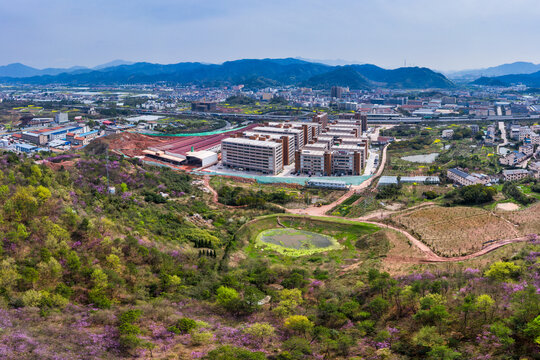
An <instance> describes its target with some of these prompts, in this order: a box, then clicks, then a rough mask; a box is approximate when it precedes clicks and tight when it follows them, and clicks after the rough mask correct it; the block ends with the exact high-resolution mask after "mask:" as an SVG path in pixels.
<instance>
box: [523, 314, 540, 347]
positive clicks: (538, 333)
mask: <svg viewBox="0 0 540 360" xmlns="http://www.w3.org/2000/svg"><path fill="white" fill-rule="evenodd" d="M525 334H526V335H527V336H529V337H531V338H532V339H533V340H534V342H535V343H536V344H537V345H540V315H538V316H537V317H535V318H534V319H533V320H531V321H530V322H529V323H527V327H526V328H525Z"/></svg>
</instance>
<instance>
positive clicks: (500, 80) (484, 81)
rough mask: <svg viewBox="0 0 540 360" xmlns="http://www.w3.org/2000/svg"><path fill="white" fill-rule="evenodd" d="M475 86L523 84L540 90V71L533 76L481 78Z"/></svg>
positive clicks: (475, 82)
mask: <svg viewBox="0 0 540 360" xmlns="http://www.w3.org/2000/svg"><path fill="white" fill-rule="evenodd" d="M472 84H475V85H486V86H510V85H517V84H523V85H527V86H528V87H533V88H540V71H537V72H535V73H532V74H510V75H504V76H494V77H485V76H484V77H481V78H479V79H476V80H475V81H473V82H472Z"/></svg>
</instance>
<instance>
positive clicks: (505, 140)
mask: <svg viewBox="0 0 540 360" xmlns="http://www.w3.org/2000/svg"><path fill="white" fill-rule="evenodd" d="M499 130H500V131H501V138H502V139H503V142H502V144H497V154H499V155H501V151H500V150H499V149H500V147H501V146H504V145H506V144H508V138H507V137H506V126H505V125H504V121H499Z"/></svg>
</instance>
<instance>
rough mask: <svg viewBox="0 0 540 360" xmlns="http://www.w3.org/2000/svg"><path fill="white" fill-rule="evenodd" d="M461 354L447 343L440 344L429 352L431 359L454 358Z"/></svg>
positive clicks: (444, 359)
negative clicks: (446, 344)
mask: <svg viewBox="0 0 540 360" xmlns="http://www.w3.org/2000/svg"><path fill="white" fill-rule="evenodd" d="M460 356H461V353H459V352H456V351H454V350H452V349H450V348H449V347H447V346H445V345H438V346H435V347H434V348H433V349H431V351H430V352H428V353H427V359H429V360H454V359H457V358H459V357H460Z"/></svg>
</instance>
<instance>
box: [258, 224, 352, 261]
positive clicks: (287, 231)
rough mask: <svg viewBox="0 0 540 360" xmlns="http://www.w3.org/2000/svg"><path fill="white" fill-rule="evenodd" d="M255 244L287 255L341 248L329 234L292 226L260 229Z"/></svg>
mask: <svg viewBox="0 0 540 360" xmlns="http://www.w3.org/2000/svg"><path fill="white" fill-rule="evenodd" d="M255 245H256V246H257V247H265V248H268V249H271V250H274V251H277V252H279V253H281V254H284V255H288V256H303V255H311V254H315V253H319V252H325V251H329V250H340V249H342V248H343V247H342V245H340V244H339V242H338V241H337V240H336V239H334V238H333V237H331V236H328V235H323V234H318V233H314V232H311V231H305V230H298V229H292V228H279V229H269V230H265V231H262V232H261V233H259V235H257V239H256V240H255Z"/></svg>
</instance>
